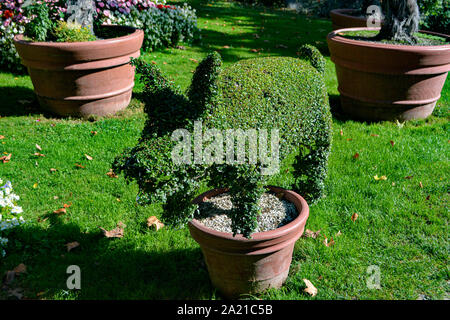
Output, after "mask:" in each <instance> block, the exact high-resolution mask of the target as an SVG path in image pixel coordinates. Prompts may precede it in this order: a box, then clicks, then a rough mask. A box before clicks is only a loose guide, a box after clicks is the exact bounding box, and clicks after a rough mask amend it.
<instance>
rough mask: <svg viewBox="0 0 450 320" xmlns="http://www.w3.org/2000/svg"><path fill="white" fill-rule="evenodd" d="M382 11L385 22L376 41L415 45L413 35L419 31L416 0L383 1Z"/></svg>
mask: <svg viewBox="0 0 450 320" xmlns="http://www.w3.org/2000/svg"><path fill="white" fill-rule="evenodd" d="M382 9H383V12H384V15H385V20H384V24H383V26H382V28H381V30H380V33H379V34H378V36H377V38H378V40H394V41H406V42H408V43H410V44H414V43H417V38H416V37H415V35H414V34H415V33H416V32H417V31H418V30H419V22H420V14H419V7H418V5H417V1H416V0H384V1H383V3H382Z"/></svg>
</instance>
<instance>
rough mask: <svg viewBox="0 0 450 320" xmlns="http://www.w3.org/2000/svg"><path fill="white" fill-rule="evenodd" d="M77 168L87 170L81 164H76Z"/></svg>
mask: <svg viewBox="0 0 450 320" xmlns="http://www.w3.org/2000/svg"><path fill="white" fill-rule="evenodd" d="M75 167H77V168H81V169H85V168H86V167H85V166H82V165H81V164H78V163H75Z"/></svg>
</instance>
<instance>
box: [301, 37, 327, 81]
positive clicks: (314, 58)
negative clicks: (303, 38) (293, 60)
mask: <svg viewBox="0 0 450 320" xmlns="http://www.w3.org/2000/svg"><path fill="white" fill-rule="evenodd" d="M298 53H299V57H300V58H302V59H305V60H307V61H309V63H311V65H312V66H313V67H314V68H316V69H317V71H319V72H320V73H322V74H323V73H324V72H325V59H324V58H323V56H322V54H321V53H320V51H319V50H318V49H317V48H316V47H314V46H312V45H310V44H304V45H302V46H301V47H300V48H299V49H298Z"/></svg>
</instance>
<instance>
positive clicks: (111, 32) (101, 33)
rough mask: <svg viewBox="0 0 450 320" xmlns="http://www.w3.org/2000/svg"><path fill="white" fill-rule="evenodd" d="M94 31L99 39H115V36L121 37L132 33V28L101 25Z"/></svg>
mask: <svg viewBox="0 0 450 320" xmlns="http://www.w3.org/2000/svg"><path fill="white" fill-rule="evenodd" d="M94 33H95V35H96V36H97V38H98V39H99V40H103V39H113V38H119V37H124V36H127V35H129V34H130V30H127V29H125V28H120V27H118V28H103V27H102V26H99V27H97V28H95V29H94Z"/></svg>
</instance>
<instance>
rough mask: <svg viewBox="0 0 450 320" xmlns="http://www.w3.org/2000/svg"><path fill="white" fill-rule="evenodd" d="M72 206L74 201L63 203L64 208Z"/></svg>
mask: <svg viewBox="0 0 450 320" xmlns="http://www.w3.org/2000/svg"><path fill="white" fill-rule="evenodd" d="M70 206H72V202H71V203H70V204H67V203H64V204H63V208H70Z"/></svg>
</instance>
